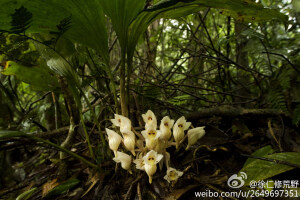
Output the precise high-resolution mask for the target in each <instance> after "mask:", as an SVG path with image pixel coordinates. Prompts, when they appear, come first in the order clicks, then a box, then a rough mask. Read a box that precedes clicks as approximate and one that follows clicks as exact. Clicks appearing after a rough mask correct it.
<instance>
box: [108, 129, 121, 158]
mask: <svg viewBox="0 0 300 200" xmlns="http://www.w3.org/2000/svg"><path fill="white" fill-rule="evenodd" d="M105 130H106V133H107V136H108V144H109V148H110V149H111V150H112V151H113V152H114V154H115V156H117V150H118V148H119V145H120V143H121V141H122V140H123V139H122V137H121V136H120V135H119V134H118V133H116V132H115V131H113V130H110V129H108V128H106V129H105Z"/></svg>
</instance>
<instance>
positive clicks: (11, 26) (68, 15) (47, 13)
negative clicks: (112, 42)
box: [0, 0, 108, 62]
mask: <svg viewBox="0 0 300 200" xmlns="http://www.w3.org/2000/svg"><path fill="white" fill-rule="evenodd" d="M22 15H23V18H24V16H26V19H28V20H27V22H25V21H24V19H23V18H22ZM18 23H19V24H18ZM22 23H23V24H24V23H25V25H26V27H27V28H28V29H27V30H26V33H46V34H53V35H56V36H57V35H60V34H63V35H64V36H65V37H67V38H69V39H71V40H72V41H73V42H77V43H81V44H84V45H87V46H89V47H91V48H93V49H95V50H96V51H98V52H99V53H100V54H101V55H102V57H103V58H104V60H105V61H106V62H107V61H108V45H107V33H106V27H105V17H104V14H103V11H102V8H101V6H100V3H99V1H98V0H87V1H82V0H47V1H43V0H1V1H0V30H3V31H13V30H16V29H17V30H18V28H19V29H20V27H22ZM20 30H22V29H20Z"/></svg>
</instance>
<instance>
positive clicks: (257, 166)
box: [240, 152, 300, 186]
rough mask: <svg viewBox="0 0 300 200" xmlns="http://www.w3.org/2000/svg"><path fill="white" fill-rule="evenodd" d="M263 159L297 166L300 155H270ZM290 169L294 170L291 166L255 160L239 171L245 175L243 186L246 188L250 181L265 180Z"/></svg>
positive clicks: (291, 153)
mask: <svg viewBox="0 0 300 200" xmlns="http://www.w3.org/2000/svg"><path fill="white" fill-rule="evenodd" d="M263 157H265V158H269V159H275V160H280V161H285V162H289V163H292V164H299V162H300V153H296V152H287V153H275V154H271V155H265V156H263ZM292 169H294V167H292V166H288V165H284V164H278V163H275V162H270V161H265V160H259V159H256V160H254V161H251V162H249V163H248V164H247V165H246V166H244V167H243V168H242V169H241V170H240V171H241V172H245V173H246V174H247V180H246V181H245V185H246V186H247V185H249V184H250V182H251V181H252V180H254V181H259V180H265V179H267V178H270V177H273V176H275V175H277V174H281V173H283V172H286V171H289V170H292Z"/></svg>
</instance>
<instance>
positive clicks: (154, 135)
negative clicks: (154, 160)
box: [142, 126, 159, 150]
mask: <svg viewBox="0 0 300 200" xmlns="http://www.w3.org/2000/svg"><path fill="white" fill-rule="evenodd" d="M142 135H143V137H144V138H145V140H146V147H147V148H148V149H150V150H153V149H154V148H155V146H156V144H157V143H158V138H159V132H158V131H156V130H155V129H154V127H151V126H149V127H148V129H146V130H144V131H142Z"/></svg>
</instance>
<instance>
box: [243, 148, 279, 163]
mask: <svg viewBox="0 0 300 200" xmlns="http://www.w3.org/2000/svg"><path fill="white" fill-rule="evenodd" d="M273 152H274V149H273V148H272V147H271V146H270V145H267V146H265V147H262V148H260V149H258V150H257V151H255V152H254V153H253V154H252V156H258V157H263V156H266V155H268V154H271V153H273ZM256 160H257V159H255V158H248V159H247V160H246V162H245V164H244V167H246V166H247V165H249V164H250V163H252V162H254V161H256Z"/></svg>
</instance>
